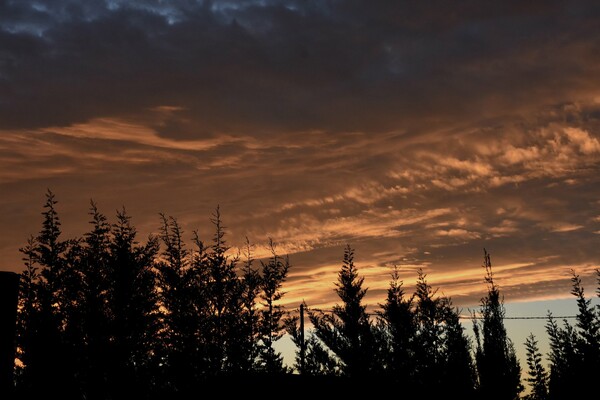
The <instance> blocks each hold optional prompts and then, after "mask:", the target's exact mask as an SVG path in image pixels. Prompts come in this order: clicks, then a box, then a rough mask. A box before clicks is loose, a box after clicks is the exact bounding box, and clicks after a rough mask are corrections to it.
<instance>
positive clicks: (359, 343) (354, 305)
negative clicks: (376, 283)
mask: <svg viewBox="0 0 600 400" xmlns="http://www.w3.org/2000/svg"><path fill="white" fill-rule="evenodd" d="M363 281H364V278H362V277H359V276H358V271H357V269H356V267H355V266H354V250H353V249H352V248H351V247H350V246H346V248H345V250H344V261H343V265H342V268H341V270H340V271H339V273H338V281H337V283H336V287H337V289H336V293H337V294H338V296H339V297H340V299H341V300H342V305H335V306H334V307H333V312H332V314H325V313H323V312H319V313H317V312H313V311H311V310H308V315H309V318H310V321H311V323H312V324H313V326H314V329H315V334H316V336H317V337H318V338H319V339H320V340H321V341H322V342H323V343H324V345H325V346H326V347H327V348H328V349H329V350H331V351H332V352H333V353H334V354H335V355H336V356H337V357H338V358H339V360H340V361H341V363H342V367H341V369H342V373H343V374H344V375H346V376H349V377H359V376H362V377H364V376H370V375H373V374H374V373H375V371H376V370H377V369H378V368H379V367H380V366H379V365H377V362H376V361H377V355H376V354H375V351H374V349H376V343H375V335H374V334H373V329H372V326H371V323H370V321H369V317H368V315H367V312H366V306H365V305H363V304H362V299H363V297H364V296H365V294H366V293H367V289H363V288H362V284H363Z"/></svg>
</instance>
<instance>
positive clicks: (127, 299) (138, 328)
mask: <svg viewBox="0 0 600 400" xmlns="http://www.w3.org/2000/svg"><path fill="white" fill-rule="evenodd" d="M136 236H137V232H136V229H135V228H134V227H133V225H132V224H131V217H129V216H128V215H127V213H126V211H125V209H123V210H122V211H119V212H117V222H116V223H115V224H114V225H113V226H112V241H111V258H110V264H109V277H110V278H109V279H110V282H111V286H110V288H109V291H108V302H109V308H110V314H111V357H112V360H113V368H112V370H111V373H112V376H111V381H112V383H113V385H114V387H113V391H114V392H120V393H121V395H122V396H123V397H127V396H128V395H130V394H132V393H140V392H141V393H143V392H144V391H145V390H151V388H150V387H149V386H148V382H149V378H148V377H149V376H150V375H151V374H153V373H155V371H154V370H153V369H154V368H155V365H154V362H155V360H154V359H153V356H154V355H155V354H156V344H157V342H156V340H157V335H158V329H159V319H158V315H159V313H158V295H157V292H156V274H155V270H154V260H155V257H156V255H157V253H158V250H159V245H158V241H157V239H156V238H155V237H150V238H149V239H148V241H147V242H146V243H145V244H143V245H141V244H139V243H138V242H137V240H136Z"/></svg>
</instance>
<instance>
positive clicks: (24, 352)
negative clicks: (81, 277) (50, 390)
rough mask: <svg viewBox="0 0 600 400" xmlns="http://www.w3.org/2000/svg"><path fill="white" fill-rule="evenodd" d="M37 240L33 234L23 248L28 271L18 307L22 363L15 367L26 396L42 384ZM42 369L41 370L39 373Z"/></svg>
mask: <svg viewBox="0 0 600 400" xmlns="http://www.w3.org/2000/svg"><path fill="white" fill-rule="evenodd" d="M36 248H37V242H36V239H35V237H33V236H31V237H30V238H29V240H28V241H27V245H26V246H25V247H22V248H20V249H19V251H20V252H21V253H23V262H24V265H25V270H24V271H23V272H22V273H21V277H20V286H19V307H18V309H17V311H18V314H17V358H18V360H19V363H18V364H17V368H16V370H15V376H16V383H17V385H16V387H17V389H18V390H19V392H18V394H19V395H21V396H22V397H29V396H31V395H32V393H33V391H34V388H35V387H36V385H37V384H38V379H39V378H38V373H41V371H39V368H38V366H39V365H41V364H40V361H39V360H38V357H40V356H41V355H42V354H41V353H40V352H39V351H38V346H39V345H40V336H39V332H38V329H39V322H40V303H39V298H38V284H39V274H38V267H37V266H36V261H35V249H36ZM38 371H39V372H38Z"/></svg>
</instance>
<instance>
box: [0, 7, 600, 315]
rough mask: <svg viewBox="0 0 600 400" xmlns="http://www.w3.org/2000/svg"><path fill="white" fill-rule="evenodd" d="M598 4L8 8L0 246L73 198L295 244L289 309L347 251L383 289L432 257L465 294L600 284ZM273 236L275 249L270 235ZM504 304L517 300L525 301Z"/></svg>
mask: <svg viewBox="0 0 600 400" xmlns="http://www.w3.org/2000/svg"><path fill="white" fill-rule="evenodd" d="M599 17H600V8H599V7H598V6H597V5H596V2H584V1H582V2H577V3H576V4H566V2H564V3H563V2H545V3H544V4H540V5H529V4H528V5H525V4H524V3H523V2H517V1H515V2H497V3H495V4H485V5H482V4H480V3H479V2H469V1H464V2H458V3H457V2H453V3H452V4H450V3H447V2H434V3H431V2H427V4H425V3H422V4H421V3H414V2H403V1H398V2H383V1H382V2H379V1H374V2H354V1H345V2H341V1H330V2H323V1H245V2H234V1H213V2H208V1H206V2H194V1H183V0H182V1H172V2H160V1H156V2H147V1H144V2H131V1H127V2H125V1H97V2H83V3H82V2H78V1H68V0H61V1H56V2H52V4H51V5H47V4H45V3H42V2H34V1H32V2H21V1H1V0H0V190H1V192H2V196H1V197H0V210H1V211H2V217H0V218H1V219H0V222H1V223H0V254H1V255H2V257H3V260H4V261H3V264H4V263H5V264H6V265H3V266H2V267H3V268H8V269H14V270H19V268H20V263H19V254H18V251H17V249H18V247H19V246H21V245H23V244H24V242H25V240H26V238H27V236H28V235H29V234H31V233H35V232H36V231H37V230H38V229H39V222H40V216H39V213H40V211H41V208H40V205H41V204H42V202H43V193H44V191H45V189H46V188H47V187H51V188H52V189H53V190H54V191H55V192H56V193H57V195H58V198H59V201H60V203H59V210H60V211H61V212H62V215H63V220H64V224H63V226H64V228H65V231H66V234H67V235H80V234H82V233H83V232H84V231H85V229H86V227H85V220H86V218H87V215H86V207H87V204H88V199H89V198H91V197H93V198H94V199H95V200H96V201H98V203H99V205H100V207H101V208H102V209H103V210H105V211H106V212H107V214H111V210H114V209H116V208H119V207H120V206H121V205H122V204H125V205H126V206H127V207H128V208H129V210H130V212H131V214H132V215H133V216H134V222H135V223H136V225H137V226H138V228H139V230H140V231H141V232H142V233H144V234H149V233H152V232H156V230H157V227H158V218H157V214H158V212H165V213H167V214H171V215H174V216H177V217H178V218H179V220H180V221H181V222H182V223H183V225H184V227H185V229H186V231H187V232H188V233H190V235H191V231H192V230H193V229H199V230H200V232H201V233H202V234H203V235H205V237H208V236H209V235H210V226H209V225H208V223H207V222H208V216H209V214H210V212H211V210H212V209H213V208H214V207H215V206H216V204H220V205H221V208H222V210H223V213H224V217H225V221H226V223H227V225H228V227H229V229H230V243H231V244H233V245H238V244H241V243H242V242H243V238H244V237H245V236H248V237H250V238H251V239H252V240H253V241H255V242H257V243H258V244H259V245H260V244H264V243H265V242H266V239H267V237H269V236H271V237H273V238H274V239H275V241H276V242H278V243H279V248H280V251H281V252H287V253H290V254H291V261H292V264H293V269H292V271H291V277H290V281H289V285H288V289H287V290H288V300H289V301H290V302H292V303H293V302H297V301H300V300H301V299H306V300H307V301H308V302H311V303H313V304H315V305H327V304H330V303H331V301H333V300H334V294H333V291H332V288H333V284H332V283H333V281H334V280H335V274H336V271H337V268H338V267H339V264H340V258H341V252H342V249H343V245H344V244H346V243H350V244H352V245H353V246H355V247H356V249H357V263H358V265H359V267H360V269H361V272H362V273H364V275H365V276H366V277H367V281H366V282H367V285H369V286H370V287H371V292H370V297H369V299H370V301H371V302H372V303H376V302H378V301H381V300H382V299H383V294H382V291H384V290H385V288H386V285H387V281H388V279H389V273H390V268H391V266H392V265H394V264H398V265H400V266H401V270H402V271H403V274H404V275H403V276H405V279H406V282H407V284H410V283H412V282H414V277H415V269H416V268H423V269H425V271H426V272H428V273H429V277H430V280H431V281H432V283H434V284H439V285H441V286H442V290H443V291H444V292H445V293H447V294H451V295H452V296H454V297H455V300H456V301H457V302H458V303H459V304H474V303H476V302H477V301H478V299H479V297H481V294H482V293H483V291H484V290H485V287H484V284H483V282H482V273H483V271H482V269H481V268H480V264H481V255H482V254H481V252H482V250H481V249H482V247H486V248H488V249H489V250H490V251H491V252H492V261H493V262H494V263H495V264H496V265H497V266H498V274H497V277H498V279H500V280H501V281H500V284H501V285H502V286H503V287H504V288H505V289H506V291H507V293H506V296H507V299H511V298H512V299H528V298H554V297H564V296H568V291H569V286H568V281H567V280H568V268H569V267H574V268H576V269H577V270H578V271H579V272H580V273H582V274H583V275H584V277H585V279H586V280H585V281H584V282H587V283H589V284H590V285H593V282H592V281H591V279H590V278H589V277H591V272H592V270H593V268H595V267H597V266H598V260H599V259H600V257H599V256H600V251H599V250H598V246H597V243H598V240H600V235H599V234H598V232H600V189H598V188H599V187H600V186H599V185H598V179H599V178H598V176H599V174H598V172H599V163H600V141H599V139H600V121H599V119H600V80H599V79H598V76H600V67H599V66H600V51H599V50H600V48H599V47H598V41H597V39H596V38H597V37H599V36H600V18H599ZM259 250H260V246H259ZM511 296H512V297H511Z"/></svg>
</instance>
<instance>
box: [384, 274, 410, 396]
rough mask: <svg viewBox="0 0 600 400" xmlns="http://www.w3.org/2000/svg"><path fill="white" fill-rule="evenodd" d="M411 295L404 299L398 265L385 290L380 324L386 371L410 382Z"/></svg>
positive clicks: (405, 381) (402, 381)
mask: <svg viewBox="0 0 600 400" xmlns="http://www.w3.org/2000/svg"><path fill="white" fill-rule="evenodd" d="M413 299H414V296H411V297H409V298H406V296H405V293H404V288H403V282H402V281H401V280H400V274H399V271H398V268H397V267H394V271H393V273H392V280H391V281H390V286H389V288H388V290H387V298H386V301H385V303H384V304H381V305H380V306H381V309H382V311H380V312H379V313H378V315H379V319H380V324H379V325H380V327H381V329H382V330H383V331H384V332H385V336H386V339H385V342H386V343H387V344H388V345H387V349H385V350H384V357H385V358H386V360H385V365H386V374H387V375H388V376H389V377H390V379H392V380H393V381H394V382H396V383H404V384H408V383H409V382H410V383H411V384H412V381H413V379H414V369H415V365H414V364H415V356H414V352H415V349H414V345H415V344H414V339H415V335H416V321H415V315H414V311H413Z"/></svg>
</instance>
